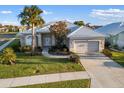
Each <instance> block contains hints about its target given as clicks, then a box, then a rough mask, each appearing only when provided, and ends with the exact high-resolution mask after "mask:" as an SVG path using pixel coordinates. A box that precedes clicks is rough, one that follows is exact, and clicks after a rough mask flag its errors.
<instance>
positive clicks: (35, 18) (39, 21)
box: [18, 5, 45, 55]
mask: <svg viewBox="0 0 124 93" xmlns="http://www.w3.org/2000/svg"><path fill="white" fill-rule="evenodd" d="M42 13H43V10H41V9H40V8H39V7H38V6H36V5H31V6H25V7H24V9H23V11H22V12H21V13H20V14H19V15H18V18H19V19H21V21H20V23H21V24H22V25H26V26H29V27H31V29H32V55H34V52H35V47H36V46H35V27H37V26H39V25H43V24H44V23H45V22H44V20H43V18H42V17H41V16H40V15H41V14H42Z"/></svg>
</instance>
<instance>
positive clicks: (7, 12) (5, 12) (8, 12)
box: [0, 11, 12, 14]
mask: <svg viewBox="0 0 124 93" xmlns="http://www.w3.org/2000/svg"><path fill="white" fill-rule="evenodd" d="M0 13H1V14H11V13H12V11H0Z"/></svg>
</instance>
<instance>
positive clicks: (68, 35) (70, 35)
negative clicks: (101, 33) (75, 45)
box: [67, 26, 84, 37]
mask: <svg viewBox="0 0 124 93" xmlns="http://www.w3.org/2000/svg"><path fill="white" fill-rule="evenodd" d="M83 27H84V26H81V27H79V28H78V29H76V30H75V31H73V32H72V33H70V34H69V35H68V36H67V37H70V36H71V35H73V34H74V33H76V32H77V31H78V30H80V29H81V28H83Z"/></svg>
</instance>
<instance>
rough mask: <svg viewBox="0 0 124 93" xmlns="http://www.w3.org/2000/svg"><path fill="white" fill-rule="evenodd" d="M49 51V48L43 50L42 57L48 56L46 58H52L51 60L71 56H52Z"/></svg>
mask: <svg viewBox="0 0 124 93" xmlns="http://www.w3.org/2000/svg"><path fill="white" fill-rule="evenodd" d="M48 50H49V48H48V47H45V48H43V51H42V55H43V56H46V57H50V58H69V56H64V55H63V56H62V55H61V56H59V55H51V54H49V53H48Z"/></svg>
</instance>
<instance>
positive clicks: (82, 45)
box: [75, 41, 99, 54]
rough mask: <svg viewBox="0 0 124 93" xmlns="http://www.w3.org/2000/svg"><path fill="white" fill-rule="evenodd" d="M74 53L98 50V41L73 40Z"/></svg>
mask: <svg viewBox="0 0 124 93" xmlns="http://www.w3.org/2000/svg"><path fill="white" fill-rule="evenodd" d="M75 48H76V53H83V54H84V53H91V52H98V51H99V42H98V41H78V42H75Z"/></svg>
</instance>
